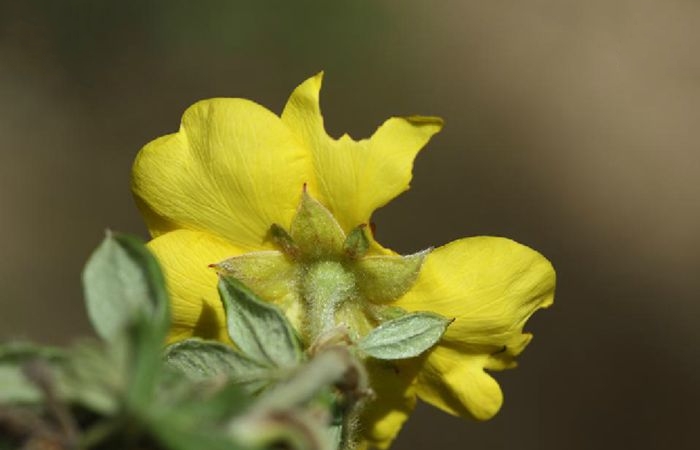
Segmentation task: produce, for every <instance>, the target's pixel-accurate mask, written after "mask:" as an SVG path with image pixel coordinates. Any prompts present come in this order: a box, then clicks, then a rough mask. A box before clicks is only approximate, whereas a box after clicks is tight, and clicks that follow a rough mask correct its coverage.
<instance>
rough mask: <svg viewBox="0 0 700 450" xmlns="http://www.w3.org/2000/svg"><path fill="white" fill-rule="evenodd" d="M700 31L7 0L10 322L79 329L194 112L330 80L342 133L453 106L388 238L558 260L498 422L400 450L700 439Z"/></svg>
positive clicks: (1, 310)
mask: <svg viewBox="0 0 700 450" xmlns="http://www.w3.org/2000/svg"><path fill="white" fill-rule="evenodd" d="M699 24H700V3H699V2H697V1H695V0H663V1H662V0H656V1H654V0H588V1H585V2H584V1H578V0H560V1H553V0H493V1H488V2H486V1H477V0H459V1H457V0H455V1H435V2H427V1H418V0H416V1H407V0H392V1H388V0H387V1H379V0H374V1H369V0H345V1H341V0H338V1H309V0H304V1H300V0H285V1H251V2H239V1H204V0H199V1H197V2H190V1H184V0H168V1H165V0H163V1H112V2H106V1H94V0H83V1H75V0H71V1H68V0H64V1H53V0H45V1H36V0H28V1H7V0H2V1H0V337H2V338H5V339H6V338H16V337H22V338H29V339H33V340H36V341H40V342H45V343H59V344H62V343H68V342H70V341H71V340H73V339H75V338H76V337H78V336H80V335H84V334H86V333H89V328H88V324H87V320H86V317H85V313H84V311H83V306H82V294H81V288H80V271H81V267H82V264H83V263H84V261H85V260H86V258H87V257H88V255H89V253H90V251H91V250H92V249H93V248H94V246H95V245H96V244H97V243H98V242H99V241H100V239H101V237H102V235H103V232H104V229H105V228H107V227H109V228H112V229H116V230H121V231H126V232H131V233H136V234H140V235H142V236H144V237H146V232H145V228H144V226H143V224H142V222H141V219H140V217H139V215H138V212H137V210H136V208H135V207H134V204H133V202H132V198H131V195H130V192H129V171H130V165H131V163H132V160H133V158H134V156H135V154H136V152H137V151H138V150H139V148H140V147H141V146H142V145H143V144H145V143H146V142H148V141H149V140H151V139H153V138H155V137H156V136H159V135H162V134H165V133H168V132H172V131H175V130H176V129H177V127H178V124H179V119H180V115H181V113H182V112H183V110H184V109H185V108H186V107H187V106H188V105H190V104H191V103H193V102H195V101H196V100H199V99H202V98H207V97H213V96H240V97H246V98H251V99H254V100H256V101H258V102H259V103H261V104H263V105H265V106H267V107H268V108H270V109H272V110H273V111H277V112H279V111H281V108H282V106H283V104H284V102H285V100H286V96H287V95H288V93H289V92H290V91H291V89H292V88H293V87H294V86H296V85H297V84H298V83H299V82H301V81H302V80H303V79H305V78H306V77H308V76H310V75H312V74H314V73H316V72H317V71H319V70H321V69H324V70H325V71H326V78H325V85H324V90H323V96H322V105H323V108H324V113H325V117H326V123H327V127H328V129H329V131H330V132H331V134H333V135H340V134H341V133H342V132H345V131H349V132H350V134H351V135H352V136H354V137H364V136H368V135H369V134H371V132H372V131H373V130H374V128H375V127H376V126H377V125H378V124H380V123H381V122H382V121H383V120H384V119H385V118H387V117H389V116H391V115H408V114H415V113H419V114H434V115H440V116H442V117H444V118H445V120H446V127H445V129H444V131H443V132H442V133H441V134H440V135H439V136H438V137H436V138H435V139H434V140H433V141H432V142H431V143H430V144H429V146H428V148H427V149H426V150H425V151H424V152H423V153H421V154H420V156H419V157H418V160H417V164H416V167H415V171H414V174H415V177H414V181H413V184H412V186H413V189H412V190H411V191H409V192H407V193H406V194H404V195H402V196H401V197H400V198H398V199H397V200H396V201H394V202H393V203H391V204H390V205H389V206H387V207H385V208H384V209H382V210H381V211H379V212H378V213H377V214H376V216H375V220H376V222H377V224H378V234H379V239H380V241H381V242H383V243H384V244H385V245H388V246H390V247H393V248H395V249H397V250H400V251H402V252H412V251H416V250H419V249H423V248H426V247H428V246H431V245H436V244H441V243H446V242H448V241H450V240H453V239H455V238H458V237H462V236H469V235H481V234H491V235H503V236H509V237H511V238H513V239H516V240H518V241H520V242H523V243H526V244H528V245H530V246H532V247H534V248H536V249H538V250H539V251H541V252H542V253H543V254H545V255H546V256H547V257H548V258H550V259H551V260H552V261H553V263H554V265H555V267H556V268H557V270H558V276H559V279H558V280H559V281H558V293H557V301H556V304H555V306H554V307H553V308H552V309H550V310H547V311H545V312H540V313H538V314H537V315H536V316H535V317H533V319H532V320H531V321H530V322H529V324H528V329H529V330H530V331H532V332H534V333H535V340H534V342H533V344H532V345H531V346H530V348H528V350H527V351H526V352H525V353H524V354H523V356H522V358H521V359H520V361H521V365H520V367H519V368H518V369H517V370H514V371H508V372H503V373H500V374H498V375H497V377H498V379H499V381H500V382H501V385H502V387H503V389H504V391H505V397H506V401H505V405H504V407H503V409H502V411H501V413H500V414H499V415H498V416H497V417H496V418H495V419H493V420H492V421H490V422H487V423H474V422H468V421H464V420H462V419H457V418H453V417H450V416H447V415H444V414H442V413H439V412H438V411H437V410H434V409H432V408H430V407H428V406H425V405H423V406H420V407H419V408H418V410H417V412H416V414H415V415H414V416H413V417H412V419H411V421H410V422H409V424H408V426H407V427H406V428H405V429H404V431H403V432H402V434H401V436H400V438H399V439H398V441H397V443H396V447H395V448H398V449H428V448H470V449H515V448H517V449H520V450H526V449H608V448H610V449H618V448H634V449H666V448H670V449H694V448H697V442H698V438H697V421H698V419H699V418H700V413H699V405H700V350H699V349H698V347H699V346H700V339H699V338H700V331H699V326H700V282H699V281H698V280H699V277H700V270H699V269H700V226H699V225H700V181H699V180H700V177H699V176H698V174H699V173H700V148H699V144H700V139H699V138H700V56H698V55H699V53H698V49H699V48H700V25H699Z"/></svg>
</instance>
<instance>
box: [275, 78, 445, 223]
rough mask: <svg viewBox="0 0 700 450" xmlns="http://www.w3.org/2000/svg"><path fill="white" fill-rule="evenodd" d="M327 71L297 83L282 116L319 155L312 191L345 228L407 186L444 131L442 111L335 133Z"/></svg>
mask: <svg viewBox="0 0 700 450" xmlns="http://www.w3.org/2000/svg"><path fill="white" fill-rule="evenodd" d="M322 77H323V75H322V73H319V74H318V75H316V76H315V77H312V78H310V79H308V80H306V81H305V82H304V83H302V84H301V85H300V86H299V87H297V88H296V89H295V90H294V92H293V93H292V95H291V97H290V98H289V101H288V102H287V105H286V106H285V108H284V112H283V113H282V120H283V121H284V122H285V123H286V124H287V125H288V126H289V128H290V129H291V130H292V131H294V132H295V133H297V134H298V136H299V137H300V139H301V140H302V141H303V142H304V144H305V145H306V146H307V147H308V148H309V150H310V151H311V153H312V155H313V165H314V169H315V172H316V178H317V180H316V182H315V183H310V185H309V190H310V191H311V193H312V195H313V196H314V197H315V198H317V199H318V200H319V201H320V202H321V203H323V204H324V205H325V206H326V207H327V208H328V209H329V210H330V211H331V213H333V215H334V216H335V217H336V219H337V220H338V222H339V223H340V225H341V226H342V227H343V230H344V231H345V232H346V233H347V232H350V230H352V229H353V228H354V227H356V226H357V225H360V224H363V223H368V222H369V219H370V217H371V215H372V212H374V210H375V209H377V208H379V207H381V206H383V205H385V204H386V203H388V202H389V201H390V200H392V199H393V198H394V197H396V196H397V195H399V194H400V193H402V192H403V191H405V190H407V189H408V187H409V182H410V181H411V176H412V173H411V172H412V169H413V159H414V158H415V156H416V154H417V153H418V151H419V150H420V149H421V148H422V147H423V146H424V145H425V144H426V143H427V142H428V140H429V139H430V137H431V136H432V135H433V134H435V133H437V132H438V131H440V129H441V128H442V120H441V119H439V118H437V117H420V116H412V117H405V118H397V117H394V118H391V119H389V120H387V121H386V122H384V124H383V125H382V126H380V127H379V129H377V131H376V132H375V133H374V135H373V136H372V137H371V138H370V139H363V140H361V141H354V140H353V139H352V138H350V136H348V135H343V136H342V137H341V138H340V139H337V140H336V139H333V138H331V137H330V136H328V134H327V133H326V131H325V128H324V126H323V117H322V116H321V109H320V106H319V92H320V90H321V80H322Z"/></svg>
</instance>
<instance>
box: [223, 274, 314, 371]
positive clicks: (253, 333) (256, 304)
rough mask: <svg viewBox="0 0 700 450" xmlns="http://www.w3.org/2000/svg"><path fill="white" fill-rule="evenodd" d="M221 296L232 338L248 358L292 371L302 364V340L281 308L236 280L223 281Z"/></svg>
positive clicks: (227, 279) (229, 278) (224, 278)
mask: <svg viewBox="0 0 700 450" xmlns="http://www.w3.org/2000/svg"><path fill="white" fill-rule="evenodd" d="M219 295H220V297H221V300H222V302H223V304H224V309H225V310H226V324H227V328H228V334H229V336H230V338H231V340H232V341H233V342H234V343H235V344H236V345H237V346H238V348H240V349H241V351H242V352H243V353H244V354H245V355H247V356H249V357H251V358H254V359H256V360H258V361H260V362H262V363H264V364H267V365H270V366H273V367H292V366H294V365H296V364H297V363H298V362H299V361H300V360H301V356H302V352H301V345H300V343H299V340H298V339H297V337H296V334H295V332H294V329H293V328H292V326H291V324H290V323H289V322H288V321H287V318H286V317H285V316H284V313H283V312H282V311H281V310H280V309H279V308H277V307H276V306H275V305H272V304H270V303H267V302H264V301H262V300H260V299H259V298H258V297H257V296H256V295H255V294H254V293H253V292H251V291H250V290H249V289H248V288H247V287H246V286H245V285H243V283H241V282H240V281H238V280H237V279H235V278H233V277H226V276H223V277H221V278H220V280H219Z"/></svg>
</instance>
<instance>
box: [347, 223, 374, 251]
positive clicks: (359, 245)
mask: <svg viewBox="0 0 700 450" xmlns="http://www.w3.org/2000/svg"><path fill="white" fill-rule="evenodd" d="M365 228H367V225H364V224H363V225H359V226H357V227H355V228H354V229H353V230H352V231H351V232H350V234H348V237H347V238H345V242H344V243H343V251H344V252H345V255H346V256H347V257H348V258H350V259H360V258H362V257H363V256H365V253H367V250H369V239H367V234H365Z"/></svg>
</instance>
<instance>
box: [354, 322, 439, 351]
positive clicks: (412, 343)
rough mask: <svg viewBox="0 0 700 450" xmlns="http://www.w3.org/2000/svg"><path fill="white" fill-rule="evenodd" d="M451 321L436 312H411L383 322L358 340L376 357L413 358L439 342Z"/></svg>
mask: <svg viewBox="0 0 700 450" xmlns="http://www.w3.org/2000/svg"><path fill="white" fill-rule="evenodd" d="M451 322H452V320H451V319H447V318H445V317H442V316H440V315H438V314H435V313H429V312H415V313H409V314H406V315H403V316H401V317H399V318H397V319H393V320H388V321H386V322H384V323H382V324H381V325H380V326H378V327H377V328H375V329H374V330H372V331H371V332H370V333H369V334H367V335H366V336H365V337H364V338H363V339H361V340H360V342H358V348H359V349H360V350H361V351H362V352H364V353H365V354H367V355H368V356H371V357H373V358H377V359H406V358H413V357H415V356H418V355H420V354H421V353H423V352H425V351H427V350H429V349H430V348H431V347H433V346H434V345H435V344H437V342H438V341H439V340H440V338H441V337H442V335H443V334H444V333H445V330H446V329H447V326H448V325H449V324H450V323H451Z"/></svg>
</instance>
